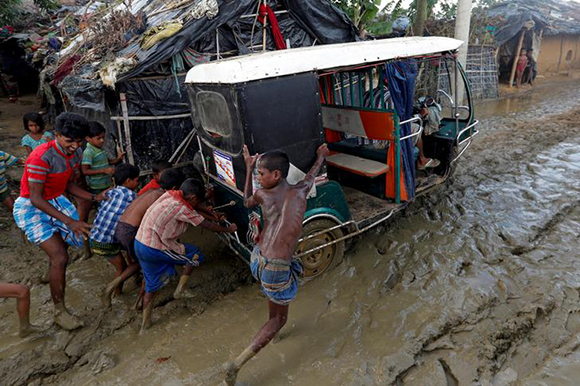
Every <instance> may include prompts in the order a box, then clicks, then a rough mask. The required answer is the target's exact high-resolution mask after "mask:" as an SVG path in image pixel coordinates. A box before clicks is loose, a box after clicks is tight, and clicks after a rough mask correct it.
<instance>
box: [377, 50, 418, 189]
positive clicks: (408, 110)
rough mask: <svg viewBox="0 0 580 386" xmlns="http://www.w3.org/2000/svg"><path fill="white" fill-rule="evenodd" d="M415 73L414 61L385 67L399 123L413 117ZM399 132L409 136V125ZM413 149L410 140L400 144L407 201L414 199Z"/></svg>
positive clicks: (400, 62) (394, 63)
mask: <svg viewBox="0 0 580 386" xmlns="http://www.w3.org/2000/svg"><path fill="white" fill-rule="evenodd" d="M417 72H418V70H417V62H416V61H415V60H414V59H410V60H405V61H402V60H401V61H398V62H389V63H387V64H386V65H385V75H386V78H387V82H388V87H389V91H390V92H391V98H392V99H393V103H394V105H395V110H396V111H397V115H398V116H399V120H400V121H406V120H407V119H410V118H411V117H412V116H413V104H414V97H415V79H416V78H417ZM400 131H401V137H405V136H407V135H409V134H411V124H410V123H407V124H405V125H402V126H401V127H400ZM413 148H414V146H413V139H411V138H410V139H407V140H405V141H402V142H401V167H402V170H403V173H404V175H405V189H406V190H407V196H408V199H409V200H411V199H412V198H413V197H415V158H414V156H413Z"/></svg>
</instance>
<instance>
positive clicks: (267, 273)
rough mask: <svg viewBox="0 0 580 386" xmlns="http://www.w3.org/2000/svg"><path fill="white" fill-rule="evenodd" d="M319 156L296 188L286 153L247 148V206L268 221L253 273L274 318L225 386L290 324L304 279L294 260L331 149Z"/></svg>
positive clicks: (229, 370) (233, 365)
mask: <svg viewBox="0 0 580 386" xmlns="http://www.w3.org/2000/svg"><path fill="white" fill-rule="evenodd" d="M316 155H317V157H316V162H314V165H312V168H310V171H309V172H308V174H306V176H305V177H304V179H303V180H302V181H300V182H299V183H297V184H296V185H290V184H289V183H288V181H286V177H287V176H288V170H289V169H290V161H289V160H288V156H287V155H286V154H285V153H284V152H282V151H271V152H267V153H265V154H263V155H262V156H261V157H260V156H259V155H258V154H256V155H254V156H250V153H249V151H248V148H247V146H244V161H245V162H246V185H245V188H244V206H245V207H246V208H253V207H256V206H258V205H261V208H262V214H263V217H264V229H263V230H262V232H260V235H259V241H258V244H257V245H256V246H255V247H254V250H253V252H252V257H251V261H250V269H251V270H252V275H254V277H255V278H256V279H257V280H259V281H260V285H261V287H262V292H264V294H265V295H266V297H267V298H268V311H269V315H270V317H269V319H268V321H267V322H266V324H264V326H262V328H261V329H260V331H258V334H257V335H256V336H255V337H254V341H253V342H252V344H251V345H250V346H248V347H247V348H246V349H245V350H244V351H243V352H242V353H241V354H240V355H239V356H238V357H237V358H236V359H235V360H234V361H233V362H228V363H227V364H226V379H225V383H226V384H227V385H229V386H232V385H234V384H235V383H236V377H237V374H238V371H240V369H241V368H242V366H243V365H244V364H245V363H246V362H247V361H248V360H250V359H251V358H252V357H253V356H254V355H256V354H257V353H258V351H260V350H261V349H262V348H264V346H266V345H267V344H268V343H269V342H270V340H272V338H274V336H275V335H276V334H277V333H278V331H280V329H281V328H282V327H283V326H284V324H286V321H287V319H288V307H289V304H290V302H291V301H292V300H294V298H295V297H296V294H297V292H298V276H300V275H302V272H303V267H302V263H301V261H300V260H299V259H297V258H295V257H293V254H294V251H295V250H296V244H297V243H298V239H299V238H300V234H301V233H302V221H303V217H304V212H305V211H306V198H307V196H308V192H310V189H311V188H312V185H313V184H314V179H315V178H316V175H317V174H318V171H319V170H320V167H321V166H322V163H323V162H324V159H325V158H326V156H327V155H328V147H327V146H326V144H323V145H321V146H320V147H319V148H318V150H317V151H316ZM258 158H259V159H260V162H259V163H258V181H259V182H260V185H261V186H262V188H261V189H258V190H257V191H256V192H255V193H254V194H252V192H253V186H252V174H253V170H254V167H255V166H256V163H257V162H258Z"/></svg>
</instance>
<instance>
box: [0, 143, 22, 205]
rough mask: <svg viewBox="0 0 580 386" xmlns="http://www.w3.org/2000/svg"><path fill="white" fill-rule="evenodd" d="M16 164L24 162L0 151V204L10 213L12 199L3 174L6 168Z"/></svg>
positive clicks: (12, 203)
mask: <svg viewBox="0 0 580 386" xmlns="http://www.w3.org/2000/svg"><path fill="white" fill-rule="evenodd" d="M16 163H24V162H23V161H22V160H20V159H18V158H16V157H14V156H13V155H11V154H8V153H5V152H3V151H0V202H1V203H2V204H4V206H5V207H6V208H8V210H10V211H11V212H12V208H13V207H14V199H13V198H12V196H11V195H10V188H9V187H8V182H7V181H6V177H5V176H4V174H5V173H6V166H13V165H14V164H16Z"/></svg>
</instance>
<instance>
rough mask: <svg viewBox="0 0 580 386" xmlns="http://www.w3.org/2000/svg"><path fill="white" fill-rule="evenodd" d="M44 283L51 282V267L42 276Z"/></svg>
mask: <svg viewBox="0 0 580 386" xmlns="http://www.w3.org/2000/svg"><path fill="white" fill-rule="evenodd" d="M40 282H41V283H42V284H48V283H49V282H50V267H48V269H47V270H46V272H45V273H44V275H43V276H42V277H41V278H40Z"/></svg>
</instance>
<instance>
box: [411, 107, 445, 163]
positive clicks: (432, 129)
mask: <svg viewBox="0 0 580 386" xmlns="http://www.w3.org/2000/svg"><path fill="white" fill-rule="evenodd" d="M419 103H420V116H421V121H422V123H423V133H421V135H418V136H417V137H415V138H416V140H415V141H416V142H415V146H417V149H418V150H419V157H417V169H418V170H425V169H427V168H436V167H437V166H439V165H440V164H441V161H439V160H438V159H435V158H427V157H425V153H424V151H423V137H425V136H429V135H433V134H434V133H436V132H438V131H439V125H440V123H441V106H439V104H438V103H437V102H435V100H433V98H430V97H422V98H419ZM420 129H421V127H420V126H419V125H418V124H415V123H411V131H412V132H413V133H416V132H417V131H419V130H420Z"/></svg>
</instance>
